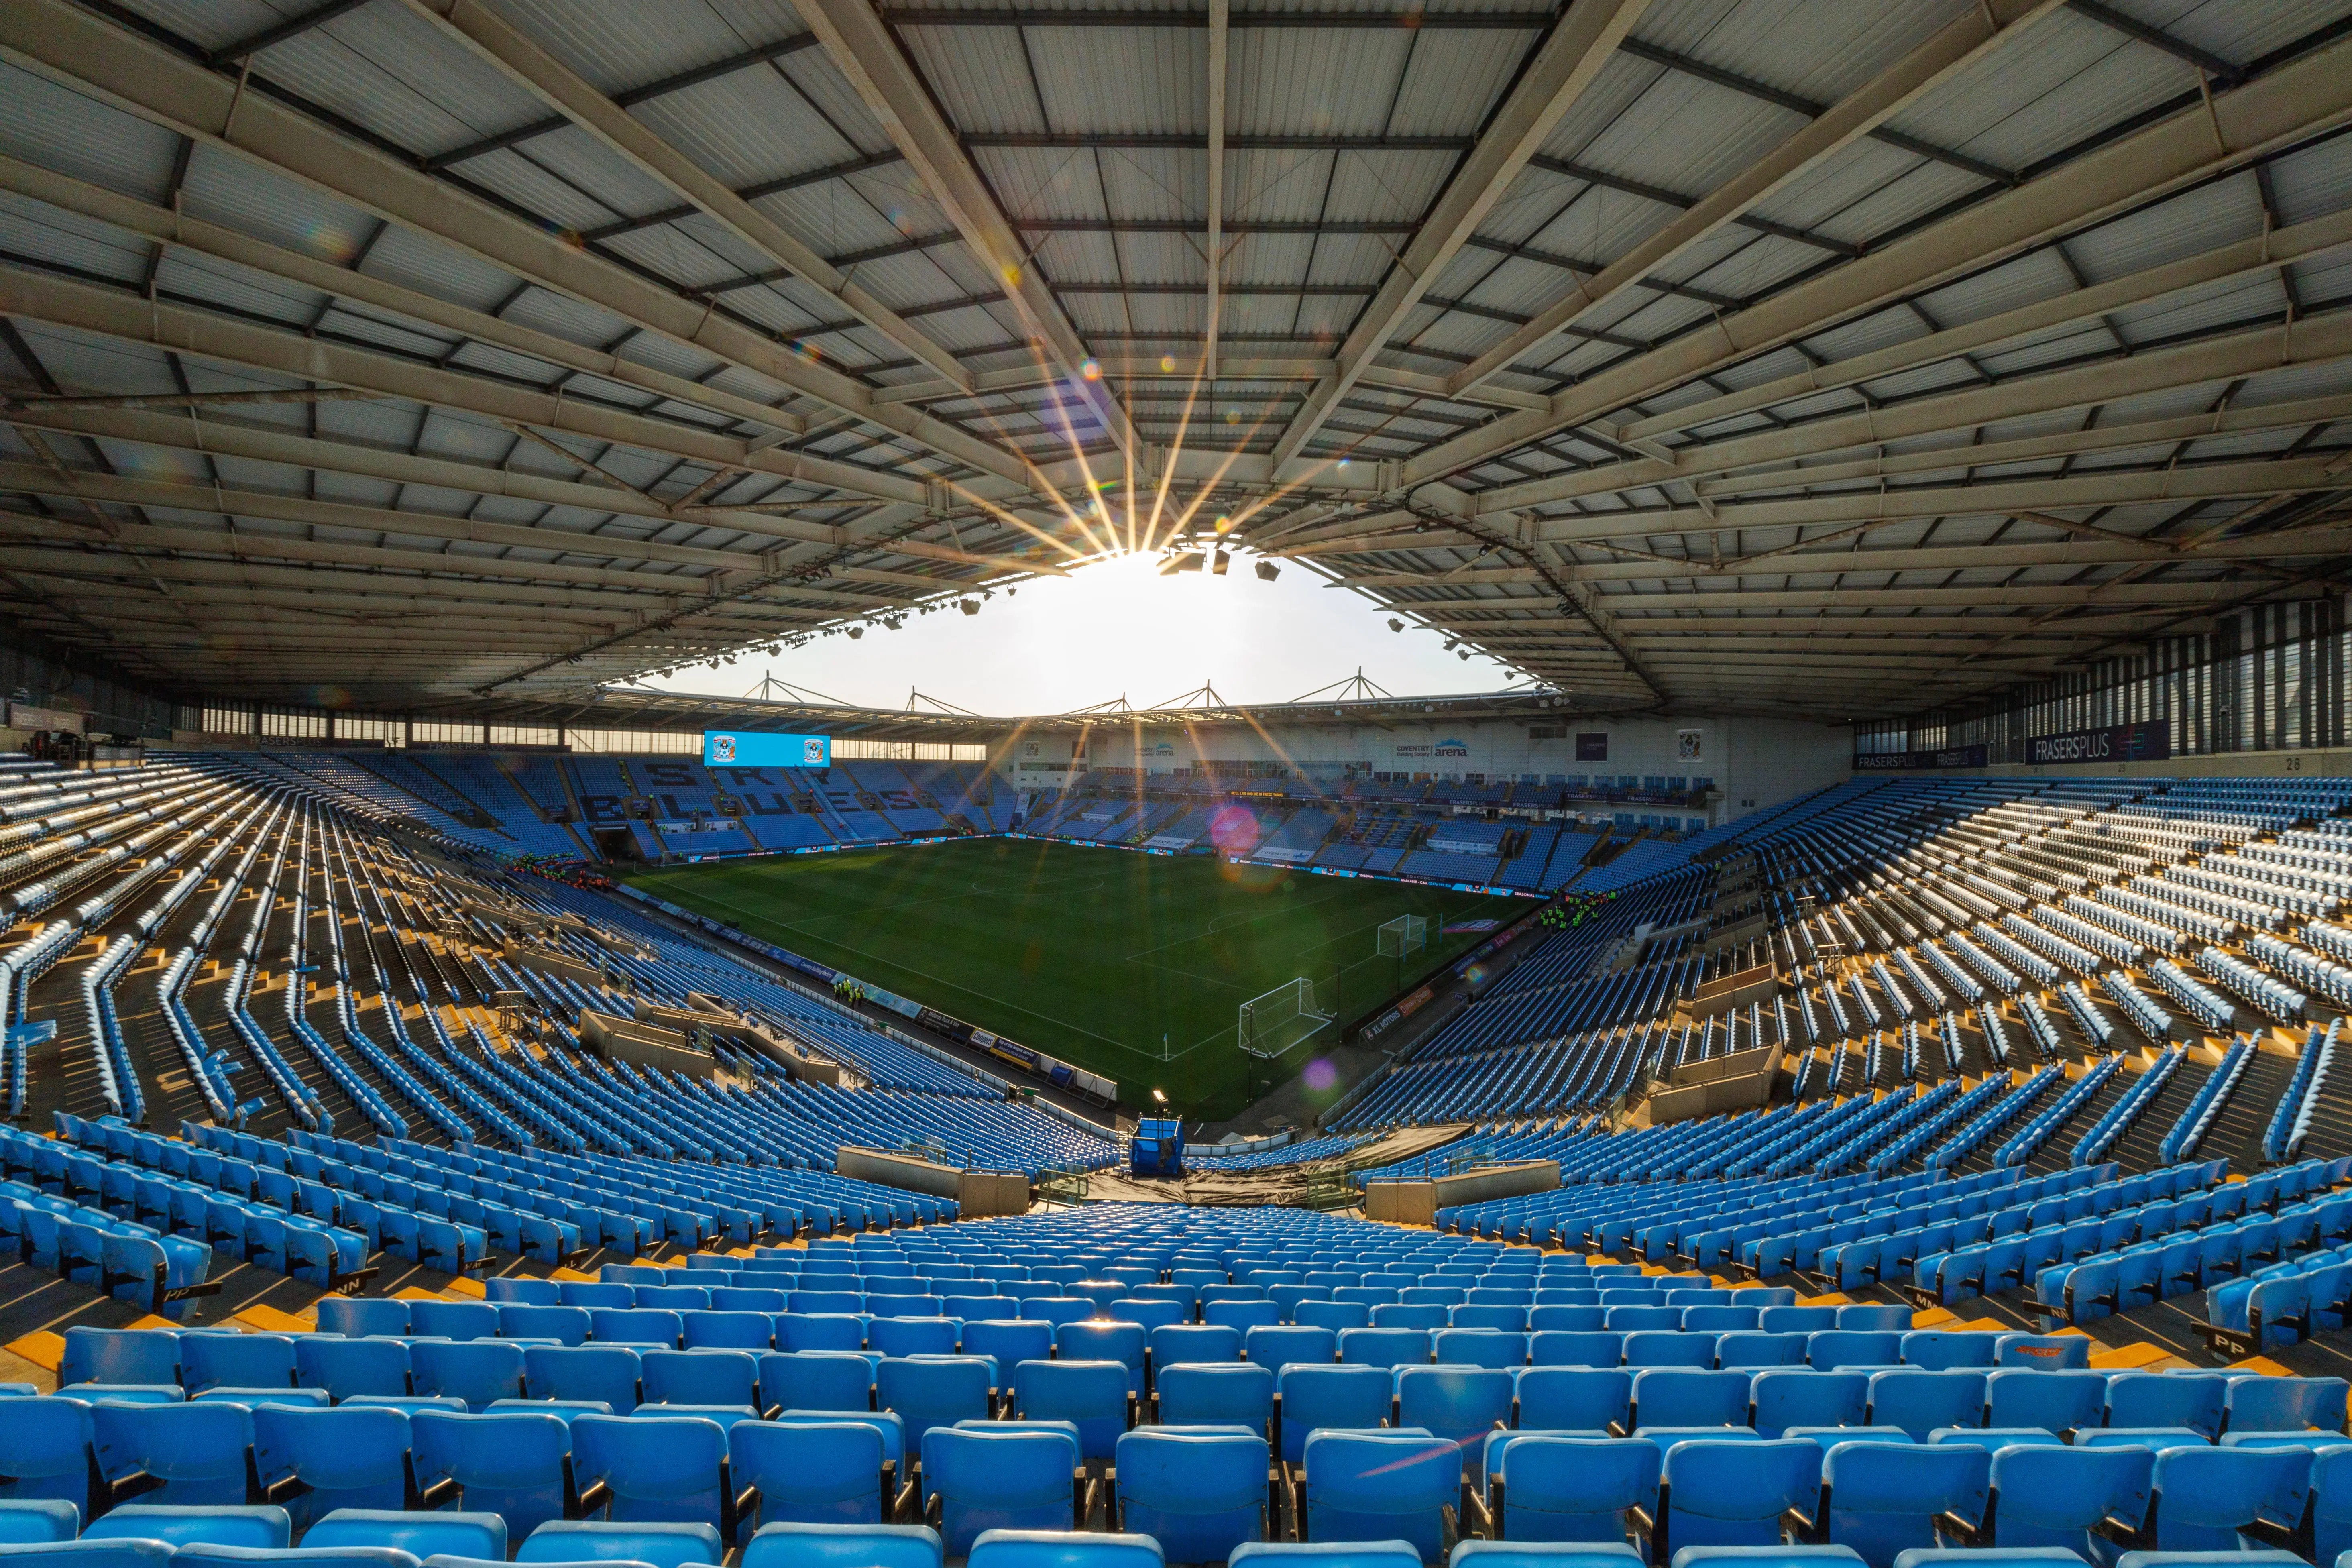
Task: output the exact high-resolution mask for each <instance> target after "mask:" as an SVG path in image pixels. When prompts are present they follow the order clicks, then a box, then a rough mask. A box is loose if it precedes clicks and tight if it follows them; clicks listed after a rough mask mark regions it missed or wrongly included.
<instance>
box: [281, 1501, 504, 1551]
mask: <svg viewBox="0 0 2352 1568" xmlns="http://www.w3.org/2000/svg"><path fill="white" fill-rule="evenodd" d="M302 1542H303V1544H304V1545H306V1546H361V1547H364V1546H388V1547H392V1548H394V1549H395V1550H397V1551H401V1552H408V1553H410V1554H411V1555H413V1556H416V1557H434V1556H457V1557H480V1558H487V1559H489V1560H491V1561H493V1562H496V1561H500V1560H503V1559H504V1558H505V1557H506V1555H507V1521H505V1520H503V1519H501V1518H499V1516H498V1515H497V1514H495V1513H461V1512H458V1511H456V1510H415V1511H402V1510H376V1509H359V1508H342V1509H337V1510H334V1511H333V1512H332V1513H330V1514H328V1515H327V1516H326V1517H325V1518H323V1519H321V1520H320V1521H318V1522H317V1523H315V1524H313V1525H311V1526H310V1530H309V1531H308V1532H307V1533H305V1534H304V1536H303V1537H302Z"/></svg>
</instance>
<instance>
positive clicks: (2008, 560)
mask: <svg viewBox="0 0 2352 1568" xmlns="http://www.w3.org/2000/svg"><path fill="white" fill-rule="evenodd" d="M2347 486H2352V480H2347ZM2347 528H2352V525H2347V527H2337V528H2327V529H2310V530H2289V531H2283V532H2278V533H2258V534H2251V535H2247V536H2244V537H2242V538H2236V539H2217V540H2214V541H2212V542H2210V543H2207V544H2204V545H2201V546H2200V547H2199V548H2198V549H2196V550H2194V551H2184V550H2183V549H2182V548H2181V547H2180V546H2179V545H2178V544H2175V543H2173V542H2170V541H2168V540H2162V539H2150V540H2146V541H2132V540H2124V539H2112V538H2111V539H2065V540H2058V541H2052V542H2035V543H2026V544H2017V543H2010V542H2002V543H1999V544H1948V545H1936V546H1933V547H1929V548H1918V549H1914V548H1903V549H1881V550H1838V549H1834V548H1825V549H1819V550H1790V551H1782V552H1774V553H1772V554H1769V555H1763V556H1754V557H1749V558H1747V559H1744V560H1739V559H1734V560H1726V561H1723V562H1721V563H1717V562H1713V561H1709V560H1706V559H1705V558H1704V557H1702V558H1700V559H1698V560H1696V561H1658V560H1648V559H1645V560H1639V561H1603V562H1588V563H1583V564H1580V565H1579V566H1577V567H1575V568H1574V573H1575V575H1576V577H1577V578H1578V579H1579V580H1580V581H1581V582H1586V583H1657V582H1674V583H1685V582H1692V581H1698V582H1704V583H1722V582H1738V581H1739V580H1740V579H1743V578H1782V577H1790V576H1797V577H1819V576H1827V575H1836V576H1861V577H1868V576H1872V575H1874V574H1881V573H1893V572H1979V571H2000V572H2014V571H2022V570H2025V569H2027V568H2031V567H2048V566H2070V567H2072V566H2117V565H2137V564H2140V563H2147V562H2194V561H2211V562H2232V561H2236V562H2270V561H2289V560H2296V559H2301V558H2307V557H2311V556H2334V555H2341V554H2344V553H2346V552H2352V531H2347ZM1540 581H1541V579H1540V578H1538V576H1537V574H1535V573H1533V572H1528V571H1522V570H1516V569H1515V570H1513V571H1510V572H1507V573H1482V574H1479V575H1478V576H1476V577H1406V576H1403V575H1402V574H1381V575H1377V576H1370V577H1357V578H1350V579H1349V585H1350V586H1357V587H1365V588H1381V589H1385V590H1389V591H1391V592H1393V591H1395V590H1398V589H1407V588H1419V589H1430V588H1445V589H1452V588H1464V587H1474V586H1488V587H1501V586H1506V585H1509V586H1527V585H1529V584H1536V583H1538V582H1540ZM1398 602H1399V603H1401V604H1403V605H1409V606H1411V607H1412V608H1416V609H1418V608H1423V607H1425V606H1440V607H1444V608H1449V609H1460V608H1465V607H1475V606H1482V605H1495V606H1497V607H1503V606H1507V605H1510V604H1511V603H1512V601H1511V600H1509V599H1476V598H1473V599H1418V600H1416V599H1404V600H1400V601H1398ZM1530 602H1532V603H1538V604H1540V603H1541V601H1540V600H1533V601H1530Z"/></svg>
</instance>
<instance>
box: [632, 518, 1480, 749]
mask: <svg viewBox="0 0 2352 1568" xmlns="http://www.w3.org/2000/svg"><path fill="white" fill-rule="evenodd" d="M1254 564H1255V560H1254V558H1252V557H1248V556H1244V555H1241V554H1235V555H1234V558H1233V568H1232V570H1231V572H1230V573H1229V574H1227V575H1225V576H1223V577H1216V576H1213V575H1211V574H1209V573H1208V572H1206V571H1202V572H1187V573H1181V574H1176V575H1173V576H1166V577H1163V576H1161V575H1160V571H1159V566H1160V562H1159V559H1158V558H1157V557H1156V556H1151V555H1145V554H1130V555H1121V556H1117V557H1113V558H1112V559H1110V560H1108V561H1104V562H1100V563H1097V564H1094V565H1090V566H1084V567H1080V568H1078V569H1077V570H1076V571H1074V572H1072V573H1071V574H1070V575H1069V576H1067V577H1066V578H1051V577H1047V578H1038V579H1033V580H1032V581H1030V582H1026V583H1023V584H1019V585H1018V587H1017V590H1008V589H1004V588H999V589H997V590H996V591H995V594H994V595H993V596H992V597H991V598H990V599H988V600H987V601H986V602H985V603H984V604H982V606H981V612H980V614H979V615H977V616H965V615H961V614H960V613H958V612H956V611H955V610H954V609H953V608H951V607H950V608H947V609H942V610H939V611H934V612H933V613H932V614H930V615H929V616H915V615H910V616H908V617H907V624H906V626H904V627H903V628H902V629H900V630H898V631H895V632H894V631H888V630H886V629H884V628H883V627H882V626H878V625H877V626H869V627H868V628H867V629H866V635H865V636H864V637H862V638H859V639H857V640H856V641H852V640H851V639H850V638H848V637H815V638H813V639H811V640H810V642H809V643H808V645H807V646H806V647H800V648H786V649H785V650H784V651H783V652H782V654H781V655H779V656H777V657H776V658H769V657H767V656H766V655H765V654H764V653H750V654H745V653H739V654H737V655H736V658H735V662H734V664H732V665H722V666H721V667H720V668H718V669H716V670H713V669H711V668H708V667H707V666H703V665H696V666H694V667H692V668H688V669H683V670H680V671H678V672H677V674H675V675H671V676H668V677H656V678H652V679H648V680H647V681H646V684H647V685H650V686H654V687H657V688H660V689H666V690H671V691H691V692H705V693H715V694H718V695H721V696H728V697H740V696H745V695H757V693H755V692H754V691H753V688H754V687H756V686H757V685H758V684H759V682H760V680H761V677H762V676H766V675H772V676H774V677H775V678H776V679H778V680H782V681H786V682H789V683H790V684H792V685H793V686H795V687H799V688H801V689H803V691H806V692H814V693H820V694H822V695H823V696H824V697H828V698H833V699H835V700H839V701H842V702H845V703H849V704H851V705H853V706H856V707H875V708H903V707H905V706H906V705H907V700H908V692H909V691H911V690H919V691H920V692H922V693H923V695H924V696H926V697H929V698H934V699H937V700H940V701H942V702H946V703H949V704H950V705H952V706H954V707H957V708H963V709H968V710H971V711H972V712H975V713H985V714H990V715H1022V714H1033V713H1066V712H1069V711H1070V710H1073V709H1077V708H1085V707H1088V706H1091V705H1093V704H1095V703H1098V702H1108V701H1110V700H1114V699H1117V698H1120V697H1124V698H1126V699H1127V700H1129V702H1130V703H1132V704H1134V705H1135V706H1136V707H1138V708H1149V707H1158V706H1162V705H1166V704H1169V703H1171V701H1172V700H1174V699H1177V698H1180V697H1184V696H1187V695H1189V694H1191V693H1193V692H1196V691H1198V690H1199V689H1201V687H1202V684H1203V683H1206V684H1208V685H1212V686H1213V687H1214V688H1215V689H1216V691H1217V694H1218V695H1219V696H1220V697H1222V698H1223V699H1224V700H1227V701H1229V702H1250V703H1263V702H1286V701H1288V700H1291V699H1293V698H1296V697H1303V696H1305V695H1307V693H1309V692H1311V691H1315V690H1317V689H1319V688H1323V687H1328V686H1330V685H1332V684H1333V683H1335V682H1337V681H1340V680H1345V679H1350V678H1352V677H1353V676H1354V675H1355V673H1356V671H1357V669H1358V668H1359V667H1360V668H1362V670H1363V673H1364V675H1365V678H1366V679H1370V681H1372V682H1373V683H1374V684H1376V685H1378V686H1379V687H1381V689H1384V690H1386V691H1388V692H1389V693H1391V695H1393V696H1398V697H1425V696H1433V695H1438V694H1441V693H1453V692H1471V691H1494V690H1498V689H1501V688H1503V687H1505V686H1508V685H1512V684H1514V683H1515V682H1516V681H1517V679H1519V678H1518V677H1516V676H1514V675H1513V674H1512V672H1511V671H1510V670H1509V669H1507V668H1505V667H1504V666H1502V665H1501V664H1498V663H1496V661H1494V660H1492V659H1490V658H1486V657H1485V656H1483V655H1479V654H1475V653H1474V654H1473V655H1472V656H1471V657H1470V658H1468V659H1466V660H1465V659H1463V658H1460V657H1458V653H1447V652H1446V651H1445V650H1444V644H1445V639H1444V637H1442V636H1440V635H1439V634H1438V633H1436V632H1433V631H1431V630H1429V629H1427V628H1426V627H1423V626H1416V625H1413V624H1412V623H1411V622H1407V623H1406V626H1405V629H1404V630H1403V631H1402V632H1401V633H1400V632H1391V631H1390V630H1389V628H1388V623H1389V620H1390V618H1391V612H1390V611H1388V610H1385V609H1383V608H1381V606H1379V605H1374V604H1373V603H1372V602H1371V601H1370V600H1369V599H1366V598H1364V597H1363V596H1362V595H1358V594H1354V593H1350V592H1349V591H1348V590H1346V589H1344V588H1338V587H1333V586H1330V585H1328V583H1327V581H1326V580H1325V579H1324V578H1322V577H1319V576H1317V575H1316V574H1313V573H1311V572H1308V571H1307V570H1306V569H1305V568H1304V567H1303V566H1300V565H1298V564H1297V563H1287V562H1286V563H1280V565H1281V569H1282V575H1281V576H1280V577H1279V578H1278V579H1276V581H1274V582H1272V583H1264V582H1260V581H1259V580H1258V578H1257V575H1256V574H1255V571H1254V570H1252V568H1253V566H1254ZM776 695H779V696H781V695H782V693H777V694H776Z"/></svg>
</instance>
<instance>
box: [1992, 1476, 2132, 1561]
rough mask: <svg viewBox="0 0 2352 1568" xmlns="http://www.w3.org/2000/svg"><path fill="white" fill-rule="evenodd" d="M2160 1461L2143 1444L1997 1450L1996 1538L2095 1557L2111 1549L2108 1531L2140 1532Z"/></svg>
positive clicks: (2000, 1544)
mask: <svg viewBox="0 0 2352 1568" xmlns="http://www.w3.org/2000/svg"><path fill="white" fill-rule="evenodd" d="M2155 1466H2156V1456H2155V1455H2154V1454H2153V1453H2152V1452H2150V1451H2149V1450H2148V1449H2146V1448H2140V1447H2112V1448H2097V1447H2069V1448H2059V1449H2037V1450H2035V1451H2032V1452H2031V1453H2029V1452H2026V1451H2025V1450H2023V1449H2017V1448H2013V1449H2011V1451H2010V1452H2007V1453H2002V1452H1998V1451H1996V1452H1995V1453H1994V1455H1993V1457H1992V1469H1991V1473H1990V1503H1989V1507H1990V1513H1991V1519H1992V1542H1991V1543H1992V1544H1993V1545H1994V1546H1997V1547H2042V1548H2052V1547H2056V1548H2063V1549H2064V1550H2066V1551H2069V1552H2074V1553H2076V1554H2078V1555H2079V1556H2081V1557H2082V1558H2083V1559H2084V1561H2085V1562H2090V1563H2095V1562H2098V1561H2099V1560H2100V1559H2101V1558H2102V1557H2105V1556H2111V1555H2113V1546H2112V1544H2111V1542H2109V1541H2108V1540H2107V1539H2106V1535H2105V1532H2106V1531H2116V1532H2121V1533H2128V1532H2134V1531H2138V1530H2139V1529H2140V1528H2141V1526H2142V1525H2143V1524H2144V1523H2145V1522H2146V1521H2147V1504H2148V1483H2149V1479H2150V1477H2151V1476H2152V1475H2153V1473H2154V1470H2155Z"/></svg>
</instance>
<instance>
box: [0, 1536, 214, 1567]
mask: <svg viewBox="0 0 2352 1568" xmlns="http://www.w3.org/2000/svg"><path fill="white" fill-rule="evenodd" d="M174 1555H176V1553H175V1552H173V1548H172V1547H171V1545H170V1544H169V1543H168V1542H162V1541H135V1540H131V1539H127V1538H126V1539H123V1540H118V1541H109V1540H106V1539H104V1538H102V1537H101V1538H100V1539H98V1540H94V1541H40V1542H34V1541H27V1542H0V1563H6V1564H8V1568H167V1565H168V1564H169V1563H171V1561H172V1559H173V1556H174Z"/></svg>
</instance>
